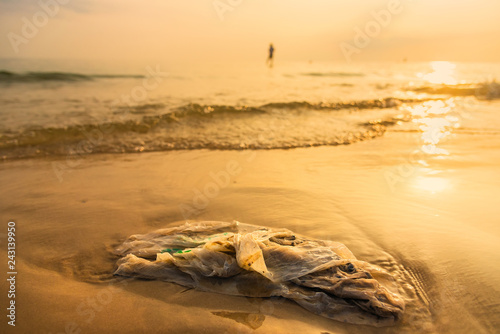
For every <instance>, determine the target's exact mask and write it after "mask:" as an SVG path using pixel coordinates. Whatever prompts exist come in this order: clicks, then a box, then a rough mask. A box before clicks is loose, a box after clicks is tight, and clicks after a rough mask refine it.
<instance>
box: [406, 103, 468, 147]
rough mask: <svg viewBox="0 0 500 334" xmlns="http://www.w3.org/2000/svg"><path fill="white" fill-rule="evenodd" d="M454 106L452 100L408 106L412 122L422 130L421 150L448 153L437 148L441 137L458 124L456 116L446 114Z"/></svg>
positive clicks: (447, 134) (449, 132) (445, 135)
mask: <svg viewBox="0 0 500 334" xmlns="http://www.w3.org/2000/svg"><path fill="white" fill-rule="evenodd" d="M453 106H454V103H453V101H452V100H451V99H450V100H448V101H441V100H438V101H427V102H425V103H423V104H421V105H418V106H415V107H413V108H409V109H408V110H409V111H410V113H411V114H412V118H413V122H414V123H417V124H418V128H419V130H420V131H421V132H422V141H423V145H422V151H423V152H425V153H427V154H433V155H449V152H448V151H447V150H445V149H443V148H439V147H438V144H439V143H440V142H441V141H442V140H443V138H445V137H447V136H449V135H450V134H451V130H452V129H454V128H458V127H459V126H460V124H459V119H458V117H455V116H452V115H448V114H449V113H450V112H451V109H452V107H453Z"/></svg>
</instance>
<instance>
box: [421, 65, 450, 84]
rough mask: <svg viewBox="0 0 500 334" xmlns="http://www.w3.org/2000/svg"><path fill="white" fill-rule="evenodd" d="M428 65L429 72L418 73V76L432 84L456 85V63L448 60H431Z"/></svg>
mask: <svg viewBox="0 0 500 334" xmlns="http://www.w3.org/2000/svg"><path fill="white" fill-rule="evenodd" d="M430 65H431V68H432V72H431V73H427V74H421V73H419V76H420V77H422V79H424V80H425V81H427V82H429V83H432V84H445V85H456V84H457V83H458V80H457V78H456V73H455V69H456V67H457V65H456V64H454V63H451V62H449V61H433V62H431V64H430Z"/></svg>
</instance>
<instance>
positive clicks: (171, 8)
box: [0, 0, 500, 63]
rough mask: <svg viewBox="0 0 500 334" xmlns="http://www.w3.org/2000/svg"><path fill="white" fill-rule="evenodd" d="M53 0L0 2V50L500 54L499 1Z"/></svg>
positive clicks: (368, 56)
mask: <svg viewBox="0 0 500 334" xmlns="http://www.w3.org/2000/svg"><path fill="white" fill-rule="evenodd" d="M56 1H57V0H41V1H40V2H41V3H47V4H49V3H50V4H52V5H51V6H49V8H52V10H54V12H55V11H57V13H51V14H52V17H49V18H48V19H47V20H45V18H47V17H48V15H46V14H44V12H43V9H42V7H41V6H40V4H39V1H28V0H0V36H1V39H0V57H9V58H10V57H23V58H70V59H73V58H75V59H108V60H109V59H116V60H133V61H152V60H157V59H161V60H167V61H172V62H177V61H185V62H197V63H199V62H202V61H204V60H208V61H213V60H221V61H229V60H234V59H241V60H245V61H246V60H254V59H258V60H259V61H260V60H261V59H263V58H265V57H266V49H267V46H268V44H269V42H273V43H274V45H275V47H276V57H277V58H279V59H286V60H309V59H311V60H337V61H345V59H346V58H345V56H344V54H343V52H342V51H341V47H340V46H341V45H344V47H345V46H346V45H350V46H352V47H353V48H356V49H355V50H356V52H355V53H351V54H350V59H351V60H353V61H367V60H377V61H378V60H401V59H403V58H405V57H407V58H408V59H409V60H424V61H427V60H451V61H500V43H498V37H500V24H499V22H500V1H498V0H413V1H411V0H400V1H398V0H383V1H382V0H307V1H306V0H302V1H298V0H220V1H219V0H215V1H214V0H190V1H178V0H177V1H173V0H148V1H139V0H136V1H132V0H99V1H97V0H59V1H60V2H62V3H66V2H67V4H60V5H59V6H57V7H54V3H57V2H56ZM397 3H399V4H400V6H399V7H398V10H397V11H396V12H397V13H394V14H390V16H389V17H385V19H384V21H383V22H382V23H383V24H380V23H377V22H376V21H375V19H374V17H373V14H372V13H373V12H374V11H376V12H380V11H381V10H387V8H388V6H391V4H393V5H394V4H397ZM385 13H386V14H387V12H385ZM45 21H46V22H45ZM26 22H28V23H26ZM31 24H36V25H38V26H39V27H36V26H35V28H36V29H37V30H35V31H33V29H31V30H30V29H29V28H27V27H28V26H30V25H31ZM367 27H371V29H372V31H371V32H370V34H371V35H372V36H371V37H369V38H368V41H367V39H366V38H365V39H364V40H363V38H361V39H360V38H358V40H357V42H358V44H357V45H356V44H355V42H356V41H355V37H356V35H357V34H358V33H357V32H356V31H366V28H367ZM377 27H378V28H377ZM31 28H33V27H31ZM358 29H359V30H358ZM361 42H363V43H361ZM342 43H344V44H342ZM359 46H362V47H359ZM15 49H17V51H18V52H17V53H16V52H15ZM350 50H351V51H352V50H353V49H352V48H351V49H350Z"/></svg>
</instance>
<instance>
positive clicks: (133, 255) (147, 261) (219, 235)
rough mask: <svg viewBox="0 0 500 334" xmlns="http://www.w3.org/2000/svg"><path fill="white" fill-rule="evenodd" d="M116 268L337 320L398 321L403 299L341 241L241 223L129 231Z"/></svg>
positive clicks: (383, 275)
mask: <svg viewBox="0 0 500 334" xmlns="http://www.w3.org/2000/svg"><path fill="white" fill-rule="evenodd" d="M116 253H117V254H118V255H120V256H122V258H121V259H120V260H119V261H118V269H117V270H116V271H115V275H120V276H127V277H140V278H148V279H159V280H164V281H168V282H173V283H177V284H180V285H183V286H186V287H190V288H196V289H199V290H203V291H209V292H216V293H223V294H229V295H236V296H247V297H273V296H281V297H284V298H288V299H290V300H293V301H295V302H296V303H298V304H299V305H301V306H302V307H304V308H305V309H307V310H309V311H311V312H314V313H316V314H319V315H322V316H324V317H327V318H331V319H334V320H339V321H344V322H349V323H354V324H365V325H372V326H377V327H379V326H390V325H393V324H394V323H395V322H396V321H397V320H398V319H399V318H401V316H402V314H403V312H404V301H403V299H402V298H401V297H400V296H399V295H398V294H397V293H396V292H394V291H390V290H389V288H388V287H387V286H384V284H383V282H393V280H392V277H391V276H390V274H389V273H387V272H385V271H384V270H382V269H380V268H377V267H375V266H372V265H370V264H368V263H366V262H363V261H359V260H357V259H356V257H355V256H354V255H353V254H352V253H351V252H350V251H349V249H347V247H346V246H344V245H343V244H341V243H338V242H333V241H329V240H317V239H311V238H307V237H304V236H301V235H298V234H295V233H293V232H292V231H290V230H287V229H274V228H267V227H259V226H253V225H249V224H242V223H239V222H232V223H228V222H197V223H185V224H184V225H182V226H179V227H173V228H167V229H162V230H157V231H155V232H153V233H149V234H144V235H132V236H130V237H129V238H128V239H127V240H126V241H125V242H124V243H123V244H122V245H121V246H120V247H118V248H117V249H116Z"/></svg>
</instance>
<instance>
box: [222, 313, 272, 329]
mask: <svg viewBox="0 0 500 334" xmlns="http://www.w3.org/2000/svg"><path fill="white" fill-rule="evenodd" d="M212 314H213V315H216V316H218V317H223V318H227V319H231V320H234V321H236V322H238V323H240V324H243V325H245V326H248V327H250V328H251V329H257V328H259V327H260V326H262V324H263V323H264V320H266V316H265V315H263V314H260V313H247V312H228V311H220V312H212Z"/></svg>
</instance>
